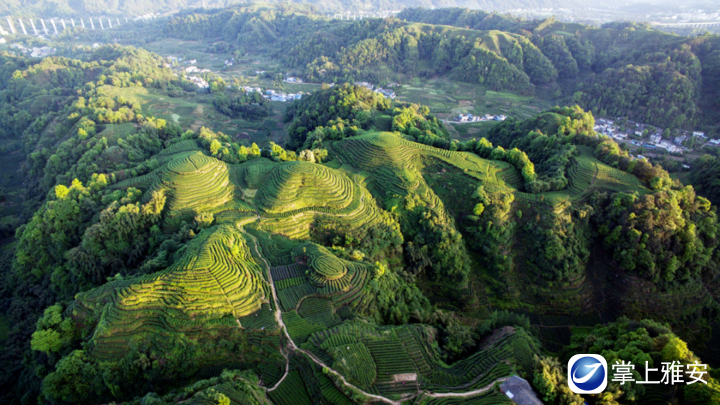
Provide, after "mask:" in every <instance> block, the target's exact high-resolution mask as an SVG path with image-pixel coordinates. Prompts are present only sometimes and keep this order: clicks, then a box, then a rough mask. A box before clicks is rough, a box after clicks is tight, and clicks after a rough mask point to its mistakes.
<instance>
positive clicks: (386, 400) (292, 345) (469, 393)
mask: <svg viewBox="0 0 720 405" xmlns="http://www.w3.org/2000/svg"><path fill="white" fill-rule="evenodd" d="M356 183H357V180H356ZM361 193H362V190H361ZM361 198H362V197H361ZM260 218H261V217H260V215H258V218H257V219H258V220H259V219H260ZM238 228H239V229H240V232H242V233H243V234H244V235H247V236H248V237H249V238H250V239H252V241H253V249H254V250H255V254H256V255H257V256H258V257H259V258H260V260H262V261H263V263H265V267H266V268H267V275H268V282H269V284H270V290H271V292H272V298H273V302H274V303H275V321H277V323H278V325H280V329H282V331H283V333H284V334H285V337H286V338H287V345H288V347H287V348H288V349H289V351H290V352H299V353H302V354H304V355H305V356H307V357H308V358H309V359H310V360H311V361H312V362H313V363H315V364H317V365H318V366H320V367H322V368H323V370H327V372H328V374H332V375H334V376H335V377H337V378H338V379H339V380H340V381H342V383H343V384H344V385H345V386H346V387H349V388H351V389H352V390H354V391H356V392H359V393H361V394H362V395H364V396H365V397H367V398H369V399H372V400H375V401H380V402H384V403H386V404H391V405H401V404H402V402H403V400H404V401H406V400H408V399H410V398H412V397H414V395H413V396H412V397H409V398H404V399H403V400H401V401H394V400H392V399H389V398H386V397H383V396H381V395H375V394H371V393H369V392H366V391H363V390H361V389H360V388H358V387H356V386H355V385H353V384H351V383H349V382H348V381H347V380H346V379H345V377H344V376H343V375H342V374H340V373H339V372H337V371H335V370H333V369H332V368H331V367H330V366H328V365H327V364H325V363H324V362H323V361H322V360H320V359H318V358H317V357H316V356H315V355H314V354H312V353H311V352H309V351H307V350H303V349H301V348H299V347H298V346H297V345H295V342H294V341H293V340H292V338H291V337H290V333H288V330H287V326H285V323H284V322H283V320H282V311H281V310H280V303H279V302H278V298H277V291H276V290H275V282H274V281H273V279H272V272H271V271H270V263H268V261H267V260H265V257H264V256H263V255H262V253H261V252H260V249H259V243H258V240H257V238H255V236H253V235H251V234H250V233H248V232H246V231H245V229H244V228H243V227H242V226H238ZM239 322H240V321H239V320H238V323H239ZM280 353H281V354H282V355H283V357H285V361H286V365H285V373H283V376H282V377H281V378H280V380H278V382H277V383H276V384H275V385H274V386H273V387H271V388H268V389H267V391H274V390H275V389H277V387H279V386H280V384H281V383H282V382H283V380H285V378H286V377H287V375H288V373H289V372H290V358H289V356H288V354H289V353H288V354H286V353H284V352H283V351H282V350H280ZM508 378H509V377H503V378H498V379H497V380H495V381H493V382H492V383H490V384H489V385H487V386H485V387H483V388H480V389H476V390H473V391H467V392H458V393H454V392H448V393H432V392H429V391H423V392H422V394H421V396H422V395H427V396H430V397H451V398H452V397H456V398H463V397H470V396H473V395H477V394H481V393H483V392H485V391H487V390H489V389H491V388H492V387H493V386H494V385H495V383H497V382H502V381H505V380H507V379H508Z"/></svg>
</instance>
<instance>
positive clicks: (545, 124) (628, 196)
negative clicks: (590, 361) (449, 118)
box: [0, 4, 720, 405]
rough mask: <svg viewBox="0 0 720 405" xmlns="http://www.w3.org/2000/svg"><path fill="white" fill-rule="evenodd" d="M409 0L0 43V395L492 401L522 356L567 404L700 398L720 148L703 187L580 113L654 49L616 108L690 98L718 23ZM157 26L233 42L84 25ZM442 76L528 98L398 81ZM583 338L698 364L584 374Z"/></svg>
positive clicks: (190, 17)
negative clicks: (711, 27)
mask: <svg viewBox="0 0 720 405" xmlns="http://www.w3.org/2000/svg"><path fill="white" fill-rule="evenodd" d="M403 16H404V17H403V18H405V20H400V19H383V20H381V19H366V20H362V21H356V22H351V21H337V20H328V19H326V18H325V17H323V16H321V15H319V14H317V13H315V12H314V11H313V10H311V9H310V8H306V7H305V6H288V5H279V6H273V5H268V4H252V5H243V6H238V7H232V8H228V9H223V10H197V11H193V12H186V13H183V14H180V15H176V16H173V17H172V18H168V19H164V20H163V19H161V20H158V21H156V22H154V23H149V24H147V25H144V26H142V27H140V26H139V25H138V27H140V28H139V29H138V30H137V31H136V32H133V31H131V30H128V29H117V30H115V31H113V32H111V33H110V32H103V33H89V32H83V31H81V30H77V31H76V32H75V33H76V34H77V38H74V37H73V38H70V37H69V36H67V37H61V38H56V39H55V40H54V41H57V42H55V44H56V45H57V46H58V49H57V54H56V55H54V56H50V57H47V58H43V59H36V58H27V57H26V56H23V55H22V54H16V53H13V52H10V51H9V50H8V51H7V52H6V51H5V50H3V51H2V52H0V100H3V102H2V103H1V105H0V114H1V116H2V117H3V119H2V120H0V141H1V142H0V156H1V157H2V164H1V165H0V180H2V183H1V186H2V190H0V191H1V192H0V218H1V221H0V259H2V260H0V281H1V282H0V291H2V294H0V297H2V298H0V347H2V348H3V351H2V353H1V354H0V365H2V367H0V402H2V403H10V404H16V403H17V404H21V403H43V404H90V403H128V404H139V405H147V404H180V403H183V404H184V403H197V404H271V403H272V404H276V403H277V404H297V403H302V404H316V403H318V404H366V403H384V404H393V405H394V404H459V403H477V404H509V403H511V402H510V401H511V399H510V398H509V396H507V395H506V394H505V393H504V390H503V389H502V388H501V387H502V386H503V384H504V383H505V382H506V381H508V380H510V379H511V378H512V377H513V376H517V377H520V378H522V379H524V380H525V382H526V383H527V385H525V389H526V390H527V393H528V394H529V395H536V396H537V397H538V399H539V400H540V401H542V402H544V403H548V404H554V405H555V404H557V405H560V404H581V403H584V402H587V403H592V404H598V405H600V404H608V405H609V404H640V403H648V404H649V403H653V404H656V403H672V404H678V405H680V404H682V405H702V404H712V403H717V402H718V392H719V391H718V390H717V387H718V383H717V380H716V377H717V375H718V374H717V369H716V367H718V364H720V351H718V350H717V347H718V342H719V341H720V340H718V339H720V335H718V333H717V331H718V327H717V322H718V321H719V320H720V318H719V316H720V303H719V302H718V297H719V295H718V293H720V285H719V284H718V280H720V278H719V276H720V267H719V266H718V263H719V262H720V256H718V255H719V254H720V250H718V249H717V247H718V243H719V241H718V238H717V235H718V231H719V230H720V229H719V228H720V226H719V225H718V220H717V208H716V207H715V206H714V205H713V203H712V201H713V200H714V199H715V198H714V197H715V196H714V194H713V192H714V188H713V187H714V183H713V180H712V177H713V176H714V170H715V169H714V167H715V161H714V160H713V159H714V158H712V157H709V156H708V157H703V158H701V159H700V160H699V162H706V166H704V167H699V168H694V169H693V170H692V171H691V172H690V175H689V176H688V177H689V178H690V180H691V181H692V182H696V184H697V185H698V186H699V187H698V192H696V190H695V188H694V187H693V185H691V184H683V182H681V181H680V180H678V179H677V176H676V175H675V173H673V175H671V174H670V173H669V172H668V171H667V170H666V169H665V168H664V167H663V166H664V165H665V164H664V163H663V165H662V166H661V165H660V164H658V163H657V161H658V159H655V158H653V163H651V162H650V161H648V160H647V159H645V158H643V157H642V156H638V154H639V153H640V152H638V151H637V149H635V150H632V151H631V150H630V147H629V146H628V145H619V144H618V143H616V142H615V141H614V140H613V139H612V138H610V137H608V136H605V135H601V134H599V133H597V132H596V131H595V128H596V127H595V117H596V115H595V114H594V112H595V111H594V110H597V109H599V108H600V105H604V103H614V101H608V100H613V99H612V98H610V99H608V98H605V96H606V95H603V96H602V97H601V96H600V93H594V92H592V91H589V90H588V89H590V88H595V89H597V91H598V92H604V91H605V90H607V89H608V88H609V89H611V90H612V87H608V86H609V83H610V82H611V79H612V78H614V77H616V75H617V74H619V73H618V72H621V71H623V72H630V71H632V72H635V73H637V72H640V73H642V72H645V71H647V72H651V73H648V76H647V78H649V79H648V80H650V79H652V80H657V81H658V83H660V82H661V83H664V84H666V85H667V86H668V87H664V88H662V89H659V88H657V86H655V85H656V84H657V83H654V84H652V83H650V82H647V83H645V84H652V86H651V87H653V86H655V87H653V91H659V93H652V92H651V93H652V94H653V95H650V96H648V97H650V98H653V97H657V100H656V101H657V103H656V104H652V103H654V102H655V101H653V102H649V103H650V104H648V105H650V107H647V108H648V109H647V110H646V111H644V110H642V108H645V107H642V108H641V107H638V108H637V109H635V108H634V107H633V106H634V105H636V104H637V105H638V106H640V105H643V106H644V105H646V104H645V101H647V100H644V99H643V97H645V96H647V95H648V94H650V93H647V92H645V90H647V88H646V89H645V90H643V89H641V88H635V87H633V86H632V85H631V84H632V83H630V82H628V81H626V82H625V85H626V87H627V88H630V89H635V90H637V93H633V94H630V93H631V92H626V93H624V94H625V96H627V97H628V98H627V99H626V100H625V101H628V103H629V104H628V105H624V107H622V108H623V109H624V111H625V112H626V113H627V114H628V115H629V114H631V113H635V112H638V113H640V114H646V113H647V111H652V112H657V111H658V110H659V109H665V108H667V109H666V113H663V114H662V116H661V115H657V117H655V118H657V119H659V120H664V119H666V118H667V116H668V114H667V111H672V112H671V113H670V116H675V115H677V116H681V115H684V114H685V121H683V122H682V123H680V122H677V123H676V124H677V125H675V124H673V126H674V128H673V129H674V130H679V129H680V128H691V127H693V128H698V127H699V128H705V127H703V125H704V124H702V122H703V120H705V119H706V118H707V117H706V116H705V114H711V112H712V111H713V110H712V108H709V109H706V110H703V111H702V112H701V111H700V109H698V108H699V106H708V104H705V103H706V102H708V100H707V98H708V97H711V96H712V94H714V93H712V92H714V91H715V90H714V89H712V88H710V87H712V86H705V85H701V84H700V82H699V80H700V79H702V83H706V82H705V81H704V80H705V78H704V77H703V76H702V75H708V74H709V73H707V72H706V70H705V68H708V69H710V71H712V70H711V69H712V66H713V65H712V63H709V64H708V63H706V61H707V60H711V59H712V58H709V59H705V58H706V57H709V56H708V54H710V53H713V52H716V51H715V50H714V46H715V45H714V43H715V39H713V38H711V37H699V38H695V39H693V40H689V39H685V38H679V37H675V36H671V35H667V34H662V33H658V32H654V31H650V30H634V31H631V30H624V29H623V28H618V27H617V26H616V27H614V28H613V27H605V28H601V29H596V30H590V29H589V28H587V27H583V26H580V25H577V26H566V27H562V26H561V25H560V24H558V23H555V22H553V21H551V20H547V21H524V20H521V19H515V18H511V17H507V18H505V17H499V16H495V17H489V16H487V15H485V16H480V15H479V14H477V13H470V12H467V11H457V10H439V11H433V12H431V11H427V12H420V11H417V10H415V11H413V10H408V11H405V12H404V13H403ZM411 20H412V21H416V22H411ZM455 20H456V21H455ZM454 21H455V22H454ZM451 23H453V24H455V25H460V27H453V26H451ZM193 27H203V28H202V29H193ZM500 29H501V30H502V31H501V30H500ZM591 31H592V32H591ZM625 31H627V32H625ZM150 32H154V33H156V34H158V35H159V37H158V38H159V39H161V40H162V41H165V42H157V43H155V44H154V45H153V46H157V47H162V46H164V45H158V44H174V45H173V46H176V47H179V48H182V47H187V48H188V49H189V51H188V52H193V53H189V55H194V53H195V52H197V53H199V54H202V55H205V56H206V58H207V59H206V60H205V61H203V60H201V61H199V62H198V61H196V66H199V67H203V66H205V65H204V63H216V64H218V65H220V64H222V65H223V66H226V67H218V66H215V65H212V67H213V69H214V70H212V71H211V72H198V74H197V75H194V76H193V75H190V74H186V73H190V72H189V71H186V66H185V65H180V66H173V65H177V64H178V63H179V61H178V60H177V59H176V60H175V61H173V62H172V64H171V63H169V59H167V58H164V57H162V56H160V55H159V54H157V53H153V52H150V51H147V50H144V49H142V48H136V47H132V46H121V45H118V44H115V45H103V46H99V47H92V46H91V44H92V42H94V41H97V40H99V39H98V38H103V36H105V35H111V34H117V35H118V37H119V38H118V40H120V41H127V42H135V41H139V38H141V37H142V36H143V35H147V34H148V33H150ZM290 34H294V35H290ZM172 38H175V39H174V40H173V39H172ZM179 38H182V41H183V42H178V41H180V39H179ZM603 38H604V39H603ZM12 40H13V41H15V39H12ZM172 41H175V42H172ZM644 41H646V42H648V44H645V43H644ZM653 41H655V42H653ZM85 42H89V44H88V43H85ZM151 42H154V41H151ZM136 43H137V44H139V42H136ZM70 44H72V45H70ZM603 44H604V45H603ZM89 45H90V46H89ZM651 45H652V46H655V47H657V52H654V53H652V54H650V53H649V51H648V49H649V48H648V47H650V46H651ZM593 47H594V48H593ZM632 47H636V48H637V49H638V51H637V52H634V51H631V52H630V53H631V54H632V55H625V54H624V53H623V52H621V51H623V50H625V51H628V50H629V49H631V48H632ZM592 49H594V51H592ZM176 50H178V48H173V50H172V51H170V50H166V51H165V52H166V53H170V52H173V53H175V52H176ZM179 51H182V49H179ZM177 54H178V55H181V54H180V53H177ZM182 55H184V56H187V54H185V53H182ZM230 55H232V56H230ZM164 56H168V55H164ZM581 56H585V57H587V58H583V57H581ZM226 58H227V59H228V63H225V62H224V60H225V59H226ZM231 58H236V59H235V61H236V62H237V63H238V65H239V66H238V67H232V68H231V66H230V65H229V62H230V60H231ZM668 58H669V59H668ZM188 63H189V62H188ZM635 63H638V64H637V65H636V64H635ZM629 65H632V66H633V68H632V69H631V68H629V67H627V66H629ZM208 66H210V65H208ZM240 66H241V67H240ZM190 70H193V69H190ZM263 70H265V71H264V72H262V73H258V72H261V71H263ZM703 72H705V73H703ZM286 74H290V75H304V76H303V77H304V78H306V79H312V80H316V79H317V80H318V81H335V82H336V83H335V84H334V85H333V86H331V85H329V84H320V83H313V84H309V85H308V84H306V83H297V81H296V80H289V79H288V78H287V75H286ZM633 74H634V73H633ZM643 74H644V73H643ZM698 75H699V76H698ZM383 76H384V77H383ZM191 77H194V79H193V78H191ZM668 77H673V78H674V79H677V80H676V81H666V80H665V79H667V78H668ZM421 78H422V80H426V81H422V80H420V79H421ZM361 79H364V80H373V81H374V84H376V85H377V84H381V82H383V83H382V85H383V86H385V87H386V88H387V89H391V88H392V89H394V91H397V94H396V95H397V97H395V98H390V97H386V96H384V95H383V94H381V93H379V92H374V91H373V90H371V89H368V88H367V87H366V86H364V85H355V84H353V83H352V82H353V81H355V80H361ZM376 79H377V80H376ZM200 80H204V81H205V83H207V88H205V87H202V86H198V85H197V84H196V83H201V84H202V82H200ZM433 80H435V82H434V83H436V84H437V83H443V85H444V86H448V87H447V88H448V89H449V88H455V89H456V90H457V92H455V93H452V94H453V95H454V96H457V95H461V94H464V95H465V96H464V97H465V99H452V103H455V102H458V103H459V102H460V101H464V102H463V103H462V107H458V108H465V109H466V110H464V111H466V112H467V111H475V110H474V108H476V106H475V104H473V103H478V104H485V105H487V104H486V102H487V100H488V99H481V98H477V97H480V95H482V97H488V95H489V97H495V98H494V100H499V99H502V100H505V101H503V106H502V108H505V106H506V104H504V103H509V105H510V107H509V108H511V109H512V108H515V107H512V104H513V103H517V104H523V105H524V106H525V107H523V109H522V113H518V114H510V116H508V117H506V119H504V120H502V121H484V122H482V123H478V124H475V123H472V124H468V126H466V127H463V126H462V125H465V124H455V125H450V124H448V123H447V122H446V121H445V120H443V119H442V118H441V117H442V116H443V115H448V114H449V112H448V111H452V109H453V108H456V107H447V108H445V109H444V111H446V112H439V113H438V112H436V111H435V109H436V107H434V106H426V105H421V104H417V103H413V102H410V101H409V99H408V98H406V97H407V96H406V95H407V94H408V93H405V94H406V95H403V91H407V90H409V89H413V90H412V91H417V92H422V91H423V89H424V88H425V87H424V86H425V85H426V84H427V83H431V82H432V81H433ZM603 80H607V81H603ZM392 81H400V82H404V83H413V85H409V86H406V85H405V84H400V85H399V86H392V87H390V86H386V85H388V84H390V82H392ZM710 83H712V82H710ZM676 85H677V86H679V87H677V86H676ZM241 86H248V87H252V89H250V90H245V89H243V88H242V87H241ZM285 86H287V87H285ZM304 86H312V87H304ZM453 86H455V87H453ZM583 86H589V87H583ZM593 86H595V87H593ZM674 86H675V87H674ZM255 87H258V88H259V91H258V90H256V89H255ZM706 87H708V88H707V89H706ZM266 90H275V91H276V92H280V91H284V92H288V93H290V92H296V93H297V92H299V91H304V92H305V93H302V94H301V97H300V100H294V101H287V100H286V101H285V102H283V101H278V100H277V97H276V99H271V98H270V96H267V98H265V97H263V95H262V94H261V93H266ZM435 90H436V92H435V93H433V94H432V99H433V100H444V101H442V102H441V101H437V102H438V103H440V104H439V105H449V104H443V103H451V101H448V99H447V98H444V97H445V96H443V95H442V94H446V93H443V92H441V91H439V90H438V89H437V88H436V89H435ZM308 91H311V93H308ZM558 91H559V92H560V95H558V96H554V95H549V94H550V93H555V92H558ZM669 93H673V94H676V95H675V96H673V97H667V98H666V97H665V95H667V94H669ZM603 94H604V93H603ZM471 95H472V96H471ZM476 96H477V97H476ZM685 96H687V98H686V97H685ZM448 97H449V96H448ZM586 97H589V98H590V99H591V100H590V101H588V100H586ZM613 97H614V95H613ZM698 97H699V98H698ZM426 98H428V99H430V98H431V97H430V96H426ZM540 98H542V99H543V100H544V101H542V102H543V103H545V104H543V107H542V108H540V107H538V106H537V105H534V104H533V105H530V106H528V105H526V103H530V104H532V103H534V102H535V101H537V100H538V99H540ZM570 98H572V99H573V100H574V101H575V102H577V103H580V104H582V105H584V106H585V107H589V109H588V110H586V109H583V107H582V106H578V105H575V104H574V103H573V104H571V105H570V106H564V107H561V106H557V107H550V104H549V101H548V100H559V101H563V100H565V101H568V100H569V99H570ZM661 98H662V101H661V100H660V99H661ZM293 99H294V97H293ZM629 100H632V101H629ZM593 103H595V104H594V105H593ZM566 104H568V103H562V105H566ZM458 105H460V104H458ZM531 107H532V108H531ZM595 107H597V108H595ZM492 108H496V107H492ZM618 108H620V107H618ZM515 111H517V110H515ZM646 116H647V114H646ZM655 118H653V117H648V119H655ZM673 121H675V118H673ZM707 130H708V133H709V134H710V135H712V134H713V133H712V132H711V131H712V126H710V129H707ZM631 152H632V154H631ZM633 155H635V156H633ZM668 160H669V159H668ZM700 193H707V195H708V196H709V199H708V198H705V197H703V196H701V195H700ZM577 353H594V354H602V355H603V356H605V358H606V359H607V361H608V362H609V363H610V364H612V363H614V362H615V361H616V360H617V361H620V360H622V361H633V362H634V363H635V364H636V365H637V368H636V369H635V371H636V372H637V373H638V375H643V374H645V373H646V372H647V371H648V370H651V369H653V368H659V367H661V365H662V364H663V363H672V362H679V364H680V365H681V366H683V367H686V366H688V365H689V366H691V367H692V366H693V364H696V362H702V364H705V363H707V365H708V369H709V374H708V384H693V385H687V384H675V385H674V386H672V387H670V386H664V385H663V386H659V385H658V386H652V387H650V386H647V387H646V386H644V385H643V384H636V383H628V384H619V383H618V382H617V381H611V382H610V384H609V385H608V388H607V390H606V391H605V392H603V393H602V394H600V395H583V396H581V395H578V394H574V393H572V392H571V391H570V390H569V389H568V384H567V375H568V370H567V369H566V368H565V364H567V363H566V362H567V361H568V360H569V358H570V357H571V356H573V355H574V354H577ZM646 361H647V363H645V362H646ZM511 381H514V382H516V383H518V381H521V380H518V379H517V378H512V380H511ZM523 384H524V383H523ZM513 389H514V388H513Z"/></svg>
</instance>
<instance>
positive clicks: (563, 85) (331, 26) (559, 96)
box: [128, 7, 720, 133]
mask: <svg viewBox="0 0 720 405" xmlns="http://www.w3.org/2000/svg"><path fill="white" fill-rule="evenodd" d="M160 24H162V25H163V26H164V28H163V35H167V36H171V37H176V38H183V39H201V38H204V39H207V40H210V41H222V43H223V46H224V47H225V49H228V50H230V51H232V50H240V51H241V52H242V53H244V52H246V51H252V50H257V51H265V52H270V53H271V54H273V55H275V56H276V57H277V58H278V59H280V60H282V61H283V62H284V64H285V65H286V67H288V68H291V69H295V70H297V71H300V72H302V75H303V76H304V78H305V79H306V80H308V81H312V82H327V83H329V82H346V81H347V82H353V81H357V80H365V81H370V82H372V83H375V84H380V85H382V84H384V83H386V82H388V81H392V80H396V81H397V80H399V81H402V80H403V79H405V80H410V79H411V78H412V77H414V76H415V77H416V76H420V77H447V78H450V79H453V80H458V81H463V82H467V83H472V84H477V85H479V86H483V87H484V88H487V89H489V90H495V91H512V92H516V93H518V94H523V95H535V96H537V97H541V98H544V99H547V100H549V101H550V102H552V103H553V104H559V105H564V104H569V103H578V104H580V105H581V106H582V107H584V108H585V109H588V110H590V111H592V112H594V113H595V114H596V115H599V116H612V117H615V116H627V117H629V118H630V119H634V120H637V121H639V122H644V123H648V124H653V125H655V126H658V127H661V128H670V129H674V128H685V129H699V128H702V129H704V130H705V131H706V132H708V133H715V132H716V131H717V125H718V124H717V120H715V119H714V118H713V117H715V116H716V114H717V113H718V111H720V86H717V85H716V84H717V82H718V74H717V73H718V72H720V38H718V37H716V36H703V37H693V38H687V37H681V36H677V35H673V34H668V33H664V32H660V31H654V30H651V29H648V28H646V27H643V26H639V25H635V24H632V23H623V24H620V23H618V24H609V25H607V26H605V27H603V28H599V29H598V28H594V27H589V26H584V25H580V24H566V23H561V22H557V21H554V20H553V19H552V18H550V19H547V20H543V21H525V20H522V19H518V18H514V17H508V16H502V15H499V14H492V13H485V12H481V11H470V10H466V9H440V10H432V11H428V10H420V9H407V10H405V11H403V12H401V13H400V14H399V15H398V18H397V19H364V20H361V21H338V20H327V19H325V18H323V17H322V16H320V15H318V14H316V13H313V12H312V11H310V10H307V9H306V10H305V11H302V10H299V9H297V10H296V9H295V8H292V7H286V8H268V9H262V8H258V7H242V8H234V9H228V10H223V11H205V12H186V13H182V14H180V15H177V16H175V17H173V18H172V19H170V20H168V21H166V22H160ZM128 35H129V34H128Z"/></svg>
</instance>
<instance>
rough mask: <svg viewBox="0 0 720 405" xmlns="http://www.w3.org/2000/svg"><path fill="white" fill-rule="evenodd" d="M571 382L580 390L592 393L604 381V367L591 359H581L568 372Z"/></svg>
mask: <svg viewBox="0 0 720 405" xmlns="http://www.w3.org/2000/svg"><path fill="white" fill-rule="evenodd" d="M570 375H571V376H572V382H573V383H574V384H575V385H576V386H577V387H578V388H580V389H581V390H585V391H592V390H595V389H597V388H598V387H600V385H602V383H603V382H604V381H605V375H606V372H605V367H603V365H602V363H601V362H600V361H599V360H597V359H595V358H592V357H583V358H581V359H579V360H578V361H576V362H575V364H573V366H572V369H571V370H570Z"/></svg>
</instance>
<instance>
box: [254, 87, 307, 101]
mask: <svg viewBox="0 0 720 405" xmlns="http://www.w3.org/2000/svg"><path fill="white" fill-rule="evenodd" d="M260 94H262V92H260ZM263 97H265V98H266V99H268V100H270V101H280V102H283V103H284V102H287V101H295V100H300V99H301V98H302V92H299V93H287V94H286V93H283V92H279V91H275V90H271V89H268V90H265V94H263Z"/></svg>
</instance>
